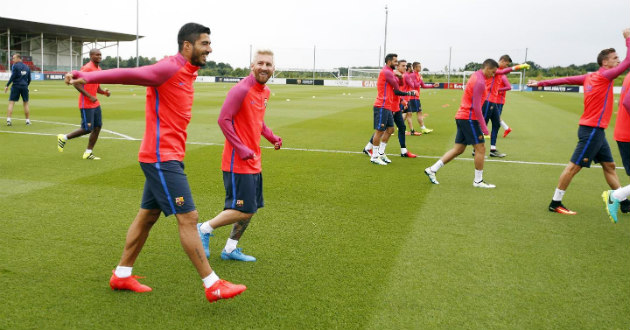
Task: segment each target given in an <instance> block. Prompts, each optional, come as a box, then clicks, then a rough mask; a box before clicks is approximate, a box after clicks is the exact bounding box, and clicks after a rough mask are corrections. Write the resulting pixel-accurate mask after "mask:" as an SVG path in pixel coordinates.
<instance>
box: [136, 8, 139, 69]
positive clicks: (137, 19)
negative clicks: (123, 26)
mask: <svg viewBox="0 0 630 330" xmlns="http://www.w3.org/2000/svg"><path fill="white" fill-rule="evenodd" d="M139 17H140V0H136V67H139V66H140V57H138V40H139V37H138V36H139V33H138V29H139V26H140V23H139V21H140V19H139Z"/></svg>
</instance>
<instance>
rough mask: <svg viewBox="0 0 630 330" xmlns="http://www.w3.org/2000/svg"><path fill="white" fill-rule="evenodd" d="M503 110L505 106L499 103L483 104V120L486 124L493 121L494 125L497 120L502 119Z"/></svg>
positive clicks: (486, 102)
mask: <svg viewBox="0 0 630 330" xmlns="http://www.w3.org/2000/svg"><path fill="white" fill-rule="evenodd" d="M502 109H503V106H502V105H499V104H498V103H492V102H488V101H485V102H483V106H482V107H481V111H482V112H483V118H484V119H485V120H486V124H487V123H488V121H489V120H490V119H492V122H493V123H494V121H495V120H496V119H497V118H501V110H502Z"/></svg>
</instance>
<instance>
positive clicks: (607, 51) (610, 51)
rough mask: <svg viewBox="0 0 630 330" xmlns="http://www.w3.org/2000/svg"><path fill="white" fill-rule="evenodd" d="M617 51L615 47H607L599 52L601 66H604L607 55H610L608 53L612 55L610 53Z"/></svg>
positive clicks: (598, 57)
mask: <svg viewBox="0 0 630 330" xmlns="http://www.w3.org/2000/svg"><path fill="white" fill-rule="evenodd" d="M614 52H616V50H615V49H614V48H607V49H604V50H602V51H601V52H599V54H598V55H597V64H598V65H599V66H602V64H603V62H604V60H605V59H606V57H608V55H610V53H614Z"/></svg>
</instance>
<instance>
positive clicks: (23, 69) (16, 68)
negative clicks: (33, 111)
mask: <svg viewBox="0 0 630 330" xmlns="http://www.w3.org/2000/svg"><path fill="white" fill-rule="evenodd" d="M11 83H13V86H16V87H17V86H28V85H29V84H30V83H31V69H29V68H28V66H27V65H26V64H24V63H22V62H15V64H13V66H12V67H11V77H9V81H7V87H9V85H11Z"/></svg>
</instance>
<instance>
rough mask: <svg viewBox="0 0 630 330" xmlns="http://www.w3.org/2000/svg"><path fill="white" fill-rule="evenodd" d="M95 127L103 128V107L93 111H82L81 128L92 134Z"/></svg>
mask: <svg viewBox="0 0 630 330" xmlns="http://www.w3.org/2000/svg"><path fill="white" fill-rule="evenodd" d="M94 127H103V116H102V115H101V106H98V107H96V108H92V109H81V128H83V129H84V130H86V131H88V132H90V131H92V130H93V129H94Z"/></svg>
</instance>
